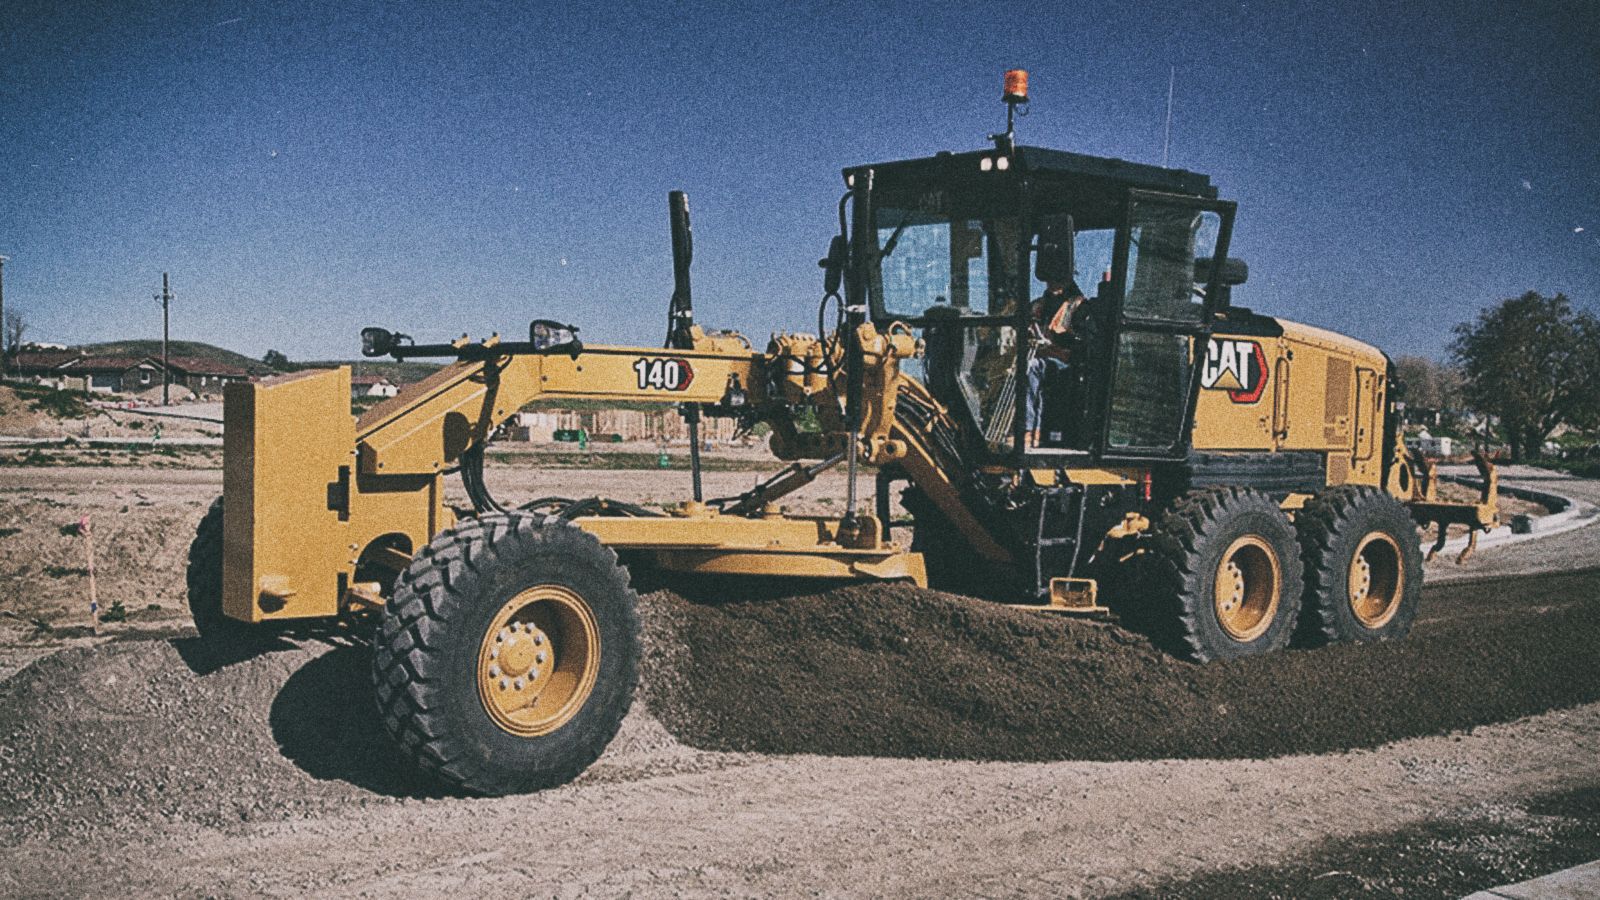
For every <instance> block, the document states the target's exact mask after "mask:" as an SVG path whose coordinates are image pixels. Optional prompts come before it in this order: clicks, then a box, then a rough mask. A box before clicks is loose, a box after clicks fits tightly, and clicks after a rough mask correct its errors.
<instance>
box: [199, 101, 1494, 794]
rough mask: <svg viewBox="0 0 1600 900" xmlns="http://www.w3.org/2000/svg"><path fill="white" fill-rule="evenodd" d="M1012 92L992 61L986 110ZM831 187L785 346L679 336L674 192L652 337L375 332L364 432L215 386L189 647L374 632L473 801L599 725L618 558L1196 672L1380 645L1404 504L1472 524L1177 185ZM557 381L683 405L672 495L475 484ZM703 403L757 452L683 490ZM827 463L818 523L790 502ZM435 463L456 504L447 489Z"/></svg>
mask: <svg viewBox="0 0 1600 900" xmlns="http://www.w3.org/2000/svg"><path fill="white" fill-rule="evenodd" d="M1025 98H1026V87H1025V80H1024V81H1019V80H1018V78H1017V76H1016V74H1015V73H1011V74H1008V79H1007V91H1006V99H1007V101H1008V104H1011V108H1014V106H1015V104H1016V103H1018V102H1021V101H1022V100H1025ZM844 176H845V186H846V193H845V196H844V198H843V199H842V200H841V202H840V206H839V212H840V215H839V231H838V234H837V235H836V236H835V237H834V238H833V239H832V241H831V243H830V245H829V250H828V253H827V256H826V257H825V258H824V259H823V260H822V268H823V270H824V279H823V280H824V285H823V287H824V291H823V293H824V297H823V300H822V304H821V307H820V310H819V312H818V320H819V326H820V327H819V329H818V331H817V332H816V333H780V334H776V335H774V336H773V337H772V339H771V341H770V342H769V343H768V344H767V346H766V347H765V349H762V350H757V349H754V348H753V347H752V345H751V344H750V343H749V342H748V341H746V340H745V339H744V338H743V337H741V336H739V335H737V334H735V333H732V332H721V331H717V332H708V331H706V330H704V329H703V328H702V327H701V326H699V325H697V324H696V323H695V321H694V313H693V303H692V292H691V287H690V279H689V270H690V264H691V260H692V255H693V253H692V233H691V230H690V227H689V216H688V205H687V200H686V199H685V198H684V197H683V195H681V194H677V193H675V194H673V195H672V196H671V198H670V204H669V208H670V211H671V223H672V238H673V249H674V269H675V271H674V275H675V290H674V292H673V298H672V301H671V306H670V314H669V333H668V335H667V340H666V342H665V346H664V347H662V348H643V347H621V346H607V345H591V344H588V343H585V342H584V341H583V340H581V339H580V337H579V335H580V333H581V332H580V330H579V328H577V327H576V326H573V325H570V324H566V323H563V322H561V321H556V320H549V319H541V320H537V321H534V322H533V323H531V325H530V326H529V330H528V336H527V340H515V341H512V340H504V339H502V338H500V337H499V336H498V335H496V336H491V337H489V338H487V339H483V340H477V341H473V340H470V339H468V338H466V337H463V338H461V339H458V340H455V341H451V342H446V343H432V344H430V343H416V342H415V341H413V340H412V339H411V338H410V337H408V336H407V335H405V334H400V333H396V332H394V331H390V330H387V329H382V328H369V329H367V330H365V331H364V332H363V335H362V339H363V352H364V353H365V354H366V355H368V356H372V357H380V356H387V357H392V358H395V359H416V358H442V359H445V360H448V361H449V364H448V365H446V366H444V367H443V368H442V369H440V370H439V371H438V372H437V373H436V374H435V375H433V376H431V377H429V378H427V379H425V380H423V381H421V382H419V383H417V384H415V385H412V386H410V387H408V388H407V389H405V390H404V391H402V392H401V394H400V395H399V396H397V397H395V398H392V399H390V400H388V401H386V402H384V403H382V404H380V405H379V406H377V407H375V408H373V409H371V410H370V411H368V412H366V413H365V414H363V415H362V416H361V417H360V418H354V417H352V416H351V414H350V412H349V405H348V404H349V377H350V376H349V371H348V369H343V368H341V369H337V370H332V371H322V372H306V373H298V374H295V375H290V376H284V377H281V378H277V379H271V380H268V381H264V382H260V383H256V384H235V385H230V386H229V387H228V389H227V396H226V412H225V418H226V431H225V435H226V437H225V451H224V453H225V456H224V470H225V487H224V495H223V498H222V499H220V500H219V501H218V503H217V504H216V505H215V506H214V507H213V509H212V511H211V513H210V514H209V515H208V516H207V517H206V518H205V520H204V521H203V522H202V523H201V526H200V531H199V534H198V536H197V537H196V540H195V544H194V547H193V549H192V551H191V568H190V574H189V584H190V602H191V607H192V609H193V612H194V616H195V621H196V624H197V626H198V627H199V629H200V630H201V632H202V634H203V635H205V636H207V637H208V638H216V639H218V640H225V641H232V642H237V643H242V644H248V643H250V642H252V641H256V640H258V639H259V637H260V636H261V635H262V634H263V633H266V631H267V630H268V629H270V628H274V627H278V628H281V627H283V626H284V625H286V624H295V623H308V622H309V623H322V624H327V623H336V624H338V625H339V627H348V628H354V629H359V630H360V631H361V633H364V634H369V635H371V641H372V646H373V671H372V675H373V683H374V686H375V690H376V694H377V699H378V703H379V707H380V709H381V711H382V716H383V721H384V722H385V725H386V727H387V728H388V730H389V731H390V733H391V734H392V736H393V737H394V739H395V740H396V742H397V744H398V746H399V747H400V748H401V749H402V750H403V752H404V753H406V754H407V755H408V756H409V758H410V759H411V760H413V761H414V762H415V764H416V765H418V766H420V767H421V768H422V769H424V770H426V771H428V772H430V773H432V774H434V775H435V776H437V777H438V778H440V779H442V780H443V781H445V782H446V783H448V784H451V785H453V786H455V787H456V788H458V789H462V790H466V791H471V792H478V793H488V794H497V793H508V792H517V791H525V790H532V789H537V788H540V787H545V786H549V785H553V784H559V783H561V782H563V781H566V780H568V779H570V778H572V777H574V776H575V775H576V774H577V773H578V772H580V771H582V770H583V769H584V768H585V767H586V766H587V765H588V764H589V763H590V762H592V761H593V760H594V759H595V758H596V757H597V756H598V755H599V753H600V752H601V751H602V750H603V748H604V747H605V746H606V744H607V743H608V742H609V740H610V739H611V737H612V736H613V735H614V734H615V732H616V730H617V728H618V726H619V724H620V722H621V720H622V717H623V715H624V713H625V712H626V711H627V709H628V707H629V704H630V703H631V701H632V697H633V692H634V688H635V683H636V681H637V677H638V675H637V673H638V659H639V639H638V630H639V625H638V620H637V614H636V610H635V596H634V594H633V591H632V589H631V588H630V587H629V572H628V569H627V567H626V566H624V565H623V564H621V563H619V554H621V557H620V558H621V559H626V560H629V561H633V562H636V563H648V564H649V565H651V566H654V567H656V568H659V569H661V570H665V571H668V572H678V573H686V574H689V575H694V574H720V575H742V576H749V577H767V578H770V577H799V578H819V579H883V580H898V581H907V582H911V583H915V584H917V585H927V584H929V583H932V584H934V585H943V586H954V587H959V586H961V585H963V584H973V583H981V584H982V585H983V586H984V587H983V591H982V592H983V593H984V594H985V595H986V596H989V597H991V598H995V599H1000V600H1003V601H1008V602H1012V603H1016V604H1018V605H1022V606H1026V607H1029V608H1033V609H1038V610H1042V611H1043V610H1053V611H1062V610H1066V611H1085V612H1097V611H1103V610H1104V608H1105V607H1104V605H1103V604H1102V602H1101V601H1102V599H1103V597H1104V595H1105V594H1107V593H1110V594H1115V595H1116V596H1117V597H1118V599H1119V602H1121V603H1125V604H1128V605H1129V608H1136V609H1139V610H1141V611H1143V613H1144V614H1145V615H1144V616H1143V617H1144V618H1146V619H1148V620H1152V621H1157V622H1159V623H1163V625H1164V627H1165V628H1166V629H1167V630H1168V631H1169V632H1170V634H1171V635H1172V636H1173V638H1172V639H1173V643H1174V646H1175V647H1177V648H1178V649H1179V650H1180V651H1181V652H1183V653H1185V654H1186V655H1188V656H1190V657H1191V658H1193V659H1195V660H1198V661H1202V662H1203V661H1207V660H1212V659H1224V658H1236V657H1243V656H1249V655H1252V654H1257V653H1264V652H1268V651H1271V650H1275V649H1279V648H1281V647H1283V646H1285V645H1286V644H1287V643H1288V642H1289V640H1290V637H1291V635H1292V634H1294V633H1295V632H1296V629H1297V623H1298V625H1299V627H1300V633H1301V634H1303V635H1306V636H1307V637H1308V638H1309V639H1310V640H1312V641H1374V640H1389V639H1397V638H1399V637H1402V636H1403V635H1405V634H1406V632H1407V631H1408V630H1409V628H1410V626H1411V622H1412V620H1413V618H1414V616H1415V613H1416V605H1417V602H1418V598H1419V592H1420V588H1421V583H1422V574H1423V573H1422V565H1421V564H1422V559H1421V553H1420V548H1419V542H1418V535H1417V531H1416V528H1415V525H1414V521H1413V520H1414V519H1415V520H1418V521H1440V522H1444V521H1446V520H1449V521H1454V522H1458V523H1463V524H1468V525H1470V526H1472V527H1475V528H1485V527H1488V526H1489V525H1492V524H1493V521H1494V518H1495V515H1496V507H1495V496H1494V490H1493V479H1492V471H1490V472H1487V473H1486V475H1487V479H1488V480H1487V484H1488V486H1487V487H1486V488H1485V492H1484V495H1483V498H1482V502H1481V503H1479V504H1475V505H1473V504H1469V505H1453V504H1449V503H1444V502H1441V501H1440V500H1439V499H1438V497H1437V495H1436V492H1434V491H1433V490H1432V488H1431V485H1432V484H1433V483H1434V482H1433V480H1432V477H1431V469H1425V468H1424V467H1422V466H1421V465H1420V464H1418V463H1416V462H1415V461H1414V460H1411V459H1410V458H1408V457H1407V455H1406V452H1405V449H1404V447H1403V445H1402V444H1401V443H1400V442H1399V440H1398V435H1397V423H1396V420H1395V416H1394V409H1393V404H1392V403H1391V383H1390V380H1391V376H1392V368H1391V366H1390V365H1389V362H1388V360H1387V359H1386V358H1385V357H1384V356H1383V354H1382V353H1380V352H1379V351H1377V350H1375V349H1373V348H1371V347H1369V346H1367V345H1364V344H1361V343H1358V342H1356V341H1353V340H1350V339H1348V338H1345V337H1341V336H1339V335H1336V334H1333V333H1330V332H1326V331H1322V330H1319V329H1315V328H1310V327H1308V326H1304V325H1297V324H1294V323H1290V322H1286V321H1282V320H1279V319H1275V318H1272V317H1268V316H1265V315H1261V314H1258V313H1255V312H1252V311H1251V310H1249V309H1246V308H1244V307H1240V306H1236V305H1234V304H1233V303H1232V291H1233V289H1234V288H1235V287H1237V286H1238V285H1239V284H1242V283H1243V282H1244V280H1245V274H1246V270H1245V267H1244V265H1243V264H1242V263H1241V262H1239V261H1238V260H1234V259H1230V258H1229V257H1228V256H1227V251H1228V245H1229V238H1230V236H1231V234H1232V229H1233V219H1234V212H1235V207H1234V204H1232V203H1231V202H1228V201H1224V200H1220V199H1218V195H1217V191H1216V189H1215V188H1214V187H1212V186H1211V184H1210V182H1209V180H1208V179H1207V178H1206V177H1205V176H1203V175H1198V174H1195V173H1192V172H1185V171H1178V170H1170V169H1164V168H1157V167H1153V166H1146V165H1139V164H1135V163H1128V162H1123V161H1119V160H1110V159H1101V158H1096V157H1089V156H1082V155H1078V154H1073V153H1066V152H1062V151H1056V150H1047V149H1041V148H1034V147H1026V146H1017V145H1016V143H1015V141H1014V136H1013V133H1012V130H1011V128H1010V127H1009V125H1008V128H1007V131H1006V132H1005V133H1004V134H1002V135H997V136H995V137H994V145H993V147H991V148H986V149H982V150H978V151H974V152H968V153H940V154H938V155H936V156H933V157H929V158H924V159H917V160H908V161H901V162H892V163H886V164H879V165H870V166H859V167H853V168H850V169H846V170H845V171H844ZM1063 310H1065V311H1063ZM830 316H831V320H830V318H829V317H830ZM574 399H576V400H588V401H618V402H629V403H637V402H650V403H657V404H661V405H663V406H666V407H669V408H675V409H677V410H679V411H681V412H682V414H683V415H684V416H685V418H686V420H687V422H688V427H689V431H690V435H691V462H690V467H691V472H690V478H689V484H688V486H687V487H688V488H689V496H688V497H687V498H686V499H685V500H684V502H683V503H681V504H679V505H678V506H676V507H675V508H673V509H671V510H669V511H666V512H663V511H660V510H652V509H646V508H642V507H639V506H635V505H632V504H629V503H625V502H619V501H616V500H609V499H605V498H587V499H583V498H545V499H541V500H536V501H533V502H531V503H528V504H524V505H522V506H519V507H507V506H506V505H504V504H502V503H501V501H500V500H498V499H496V498H495V497H494V496H493V494H492V492H491V491H490V490H489V487H488V483H487V479H486V478H485V473H484V448H485V447H486V446H487V444H488V442H489V440H490V438H491V436H492V435H493V433H494V431H495V429H496V427H497V426H499V425H500V424H502V423H503V422H505V421H506V419H508V418H509V417H510V416H511V415H513V414H514V413H516V412H517V411H518V410H519V409H521V408H523V407H525V406H527V405H528V404H530V403H534V402H541V401H554V400H574ZM705 416H723V417H731V418H733V419H735V420H737V421H738V422H739V423H740V424H741V425H742V426H744V427H746V428H753V427H754V426H755V425H757V424H761V423H765V424H766V425H768V426H770V428H771V431H772V437H771V446H772V450H773V452H774V454H775V455H776V456H777V457H779V459H781V460H782V461H784V462H786V463H788V465H786V466H784V467H782V468H780V469H778V470H777V471H776V472H775V473H774V474H773V475H772V476H771V477H770V478H768V479H766V480H765V481H763V482H761V483H760V484H759V485H757V486H756V487H754V488H752V489H751V490H749V491H747V492H745V493H743V494H740V495H737V496H729V497H710V498H708V497H705V496H704V495H703V490H702V485H701V479H700V458H699V454H700V446H699V441H698V427H699V423H700V422H701V420H702V418H703V417H705ZM802 423H815V427H807V426H806V425H803V424H802ZM829 469H840V470H842V471H843V473H844V474H845V496H844V497H843V498H842V499H843V501H844V503H843V508H844V515H843V516H841V517H838V518H832V517H815V516H795V515H790V514H788V513H787V512H786V511H785V509H784V508H783V506H782V503H781V501H782V500H783V498H784V496H785V495H786V494H788V493H790V492H792V491H794V490H796V489H798V488H799V487H801V486H803V485H805V484H808V483H810V482H812V481H813V480H815V479H816V478H817V477H818V476H819V475H820V474H821V473H822V472H824V471H827V470H829ZM450 474H459V476H460V478H461V481H462V485H463V487H464V493H465V495H466V497H467V498H468V501H469V502H470V507H467V508H460V509H458V508H454V507H453V506H452V505H451V504H450V503H449V502H447V498H446V494H445V481H444V479H445V477H446V476H448V475H450ZM869 475H870V477H871V479H872V491H871V499H870V502H868V500H867V498H866V496H865V495H864V494H862V493H861V492H858V482H860V481H861V480H862V479H865V478H867V477H869ZM902 485H903V487H902ZM897 507H898V508H900V509H903V510H904V511H905V512H906V513H909V516H910V520H911V525H910V528H909V534H907V533H906V529H905V528H903V527H901V526H899V525H897V520H898V519H899V517H898V516H897ZM1441 529H1442V526H1441ZM975 602H977V601H975Z"/></svg>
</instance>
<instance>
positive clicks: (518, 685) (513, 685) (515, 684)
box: [511, 678, 522, 691]
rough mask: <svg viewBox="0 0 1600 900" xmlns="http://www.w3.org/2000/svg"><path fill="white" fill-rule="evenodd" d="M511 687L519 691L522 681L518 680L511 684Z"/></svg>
mask: <svg viewBox="0 0 1600 900" xmlns="http://www.w3.org/2000/svg"><path fill="white" fill-rule="evenodd" d="M511 685H512V687H515V688H516V689H517V690H519V691H520V690H522V679H521V678H518V679H517V680H516V681H513V682H512V683H511Z"/></svg>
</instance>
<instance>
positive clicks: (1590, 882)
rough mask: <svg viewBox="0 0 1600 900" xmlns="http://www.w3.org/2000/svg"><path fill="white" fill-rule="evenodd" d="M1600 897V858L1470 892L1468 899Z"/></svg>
mask: <svg viewBox="0 0 1600 900" xmlns="http://www.w3.org/2000/svg"><path fill="white" fill-rule="evenodd" d="M1594 898H1600V860H1596V861H1595V862H1591V863H1584V864H1583V865H1581V866H1573V867H1572V868H1570V869H1563V870H1562V871H1560V872H1554V873H1551V874H1549V875H1546V876H1544V877H1543V878H1534V879H1531V880H1528V881H1524V882H1521V883H1519V884H1507V885H1502V886H1500V887H1497V888H1490V889H1489V890H1487V891H1479V892H1477V893H1476V894H1470V895H1468V896H1467V897H1466V898H1465V900H1594Z"/></svg>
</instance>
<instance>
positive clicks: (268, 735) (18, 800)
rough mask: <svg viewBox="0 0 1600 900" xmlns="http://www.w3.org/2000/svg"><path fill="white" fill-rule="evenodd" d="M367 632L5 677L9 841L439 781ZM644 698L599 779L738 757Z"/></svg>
mask: <svg viewBox="0 0 1600 900" xmlns="http://www.w3.org/2000/svg"><path fill="white" fill-rule="evenodd" d="M369 659H370V657H369V654H368V651H367V649H366V648H365V647H364V646H360V645H349V646H337V647H331V648H330V647H329V646H327V645H324V644H320V643H311V642H308V643H305V644H303V645H299V646H296V645H291V644H288V643H284V644H283V645H282V646H281V647H280V648H278V649H276V650H273V651H271V652H268V653H265V654H262V655H259V656H256V657H254V658H250V659H243V660H235V659H219V658H217V657H216V656H215V655H214V654H213V653H211V652H210V651H208V650H207V649H206V648H205V646H204V645H203V644H202V643H201V642H200V640H199V639H198V638H193V637H179V638H175V639H172V640H150V639H141V640H128V641H122V642H117V643H111V644H106V645H102V646H100V647H95V648H90V649H72V650H64V651H61V652H59V653H56V654H54V655H52V656H48V657H45V658H43V659H40V660H38V661H37V662H35V663H33V664H32V665H30V666H28V667H27V668H25V669H23V670H22V671H21V672H19V673H17V674H16V675H14V676H13V677H11V678H9V679H7V680H5V681H3V682H0V846H16V845H17V844H19V843H21V842H23V841H24V840H27V839H30V838H37V837H40V836H45V835H48V836H55V837H72V836H81V835H84V834H88V833H90V832H91V831H93V830H95V829H96V828H99V827H105V826H106V825H108V824H114V825H115V826H116V827H119V828H124V829H126V828H137V827H138V826H140V825H141V824H150V823H163V822H190V823H195V824H199V825H203V826H206V827H212V828H223V829H226V828H229V827H235V826H239V825H240V824H242V823H248V822H253V821H262V820H276V819H284V818H288V817H294V816H304V815H308V814H313V813H316V812H317V811H319V810H327V809H332V808H337V807H347V806H355V805H359V806H367V805H371V804H384V803H396V802H405V801H406V799H407V798H414V797H424V796H436V795H437V794H438V788H437V786H435V785H433V784H431V783H428V782H425V781H423V780H421V779H420V778H419V776H417V775H415V774H414V773H413V772H412V770H411V769H410V767H409V766H408V765H407V764H406V763H405V762H404V761H403V760H402V759H401V758H400V757H399V756H398V755H397V754H396V753H395V751H394V749H393V748H392V747H391V746H390V744H389V742H388V739H387V737H386V735H385V733H384V731H383V727H382V724H381V723H380V722H379V721H378V717H377V714H376V712H375V708H374V704H373V702H372V696H371V689H370V687H369V686H368V680H367V679H368V666H369ZM738 761H739V759H738V757H730V756H728V755H724V754H708V753H702V752H698V751H693V750H689V749H687V748H684V747H682V746H681V745H679V744H678V743H677V742H676V741H675V740H674V739H673V738H672V737H671V736H670V735H669V734H667V733H666V731H664V730H663V729H662V728H661V726H660V725H658V724H656V723H655V722H654V721H653V720H652V719H651V718H650V717H649V715H648V714H646V713H644V712H643V711H642V708H640V710H639V711H638V712H637V713H636V714H633V715H630V716H629V718H628V720H627V721H626V722H624V724H623V729H622V732H621V733H620V734H619V735H618V736H617V739H616V740H614V741H613V742H612V745H611V747H610V748H609V749H608V751H607V753H606V755H605V757H603V758H602V759H601V761H600V762H599V763H597V764H596V765H595V766H594V767H593V768H591V769H590V771H589V772H588V773H587V774H586V775H585V776H584V779H583V780H584V781H586V782H595V781H615V780H627V779H633V778H639V777H645V776H650V775H658V774H667V773H678V772H686V771H698V770H703V769H707V768H717V767H721V766H725V765H729V764H732V763H737V762H738Z"/></svg>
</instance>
